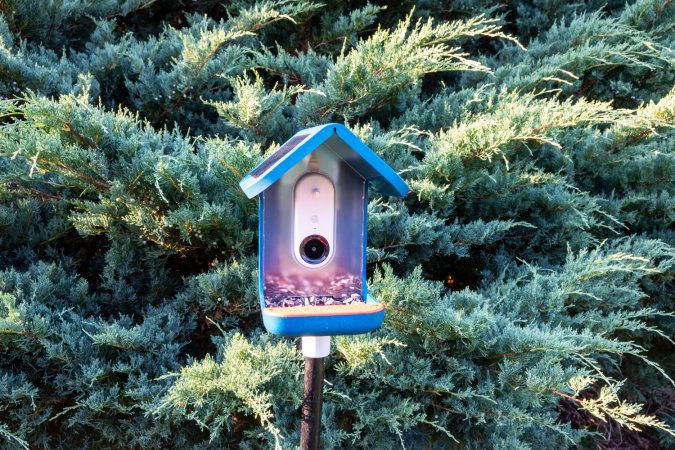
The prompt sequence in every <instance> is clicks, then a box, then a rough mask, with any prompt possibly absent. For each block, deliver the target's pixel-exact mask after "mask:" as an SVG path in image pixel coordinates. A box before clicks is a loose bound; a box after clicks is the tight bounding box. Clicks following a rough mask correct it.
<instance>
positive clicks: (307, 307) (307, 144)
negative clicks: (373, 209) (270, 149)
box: [240, 123, 409, 336]
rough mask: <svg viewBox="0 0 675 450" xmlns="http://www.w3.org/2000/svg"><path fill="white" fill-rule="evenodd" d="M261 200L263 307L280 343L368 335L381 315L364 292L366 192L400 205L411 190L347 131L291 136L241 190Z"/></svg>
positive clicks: (330, 127) (332, 127)
mask: <svg viewBox="0 0 675 450" xmlns="http://www.w3.org/2000/svg"><path fill="white" fill-rule="evenodd" d="M240 186H241V188H242V189H243V191H244V192H245V193H246V195H247V196H248V197H249V198H253V197H255V196H257V195H260V203H259V208H260V214H259V220H260V223H259V273H260V281H259V283H260V306H261V309H262V315H263V322H264V324H265V328H267V330H268V331H269V332H271V333H275V334H281V335H285V336H334V335H343V334H359V333H366V332H368V331H372V330H374V329H375V328H377V327H379V326H380V325H381V324H382V321H383V320H384V306H383V305H382V304H381V303H378V302H377V301H376V300H375V299H374V298H373V297H372V296H371V295H370V294H369V293H368V287H367V286H366V236H367V207H368V189H369V188H370V189H372V190H373V191H375V192H378V193H383V194H388V195H394V196H397V197H403V196H405V195H406V194H407V192H408V190H409V189H408V186H407V185H406V184H405V182H404V181H403V180H402V179H401V177H399V176H398V175H397V174H396V172H394V170H393V169H392V168H391V167H389V166H388V165H387V164H386V163H385V162H384V161H382V159H381V158H380V157H379V156H377V155H376V154H375V153H374V152H373V151H372V150H371V149H370V148H368V146H366V145H365V144H364V143H363V142H362V141H361V140H360V139H359V138H357V137H356V136H355V135H354V134H353V133H352V132H351V131H349V130H348V129H347V128H346V127H344V126H343V125H340V124H335V123H331V124H327V125H321V126H318V127H314V128H309V129H306V130H302V131H300V132H298V133H297V134H296V135H295V136H293V137H292V138H291V139H289V140H288V141H287V142H286V143H284V145H282V146H281V147H280V148H279V149H278V150H277V151H276V152H274V153H272V154H271V155H270V156H269V157H268V158H266V159H265V160H264V161H262V162H261V163H260V164H259V165H258V166H257V167H256V168H254V169H253V170H252V171H251V172H250V173H249V174H248V175H246V177H245V178H244V179H243V180H242V181H241V183H240Z"/></svg>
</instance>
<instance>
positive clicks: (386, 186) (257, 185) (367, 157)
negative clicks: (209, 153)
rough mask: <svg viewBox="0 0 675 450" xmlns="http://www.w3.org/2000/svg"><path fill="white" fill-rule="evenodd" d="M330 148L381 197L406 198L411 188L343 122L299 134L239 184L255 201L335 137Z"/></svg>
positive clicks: (309, 129) (306, 130) (321, 126)
mask: <svg viewBox="0 0 675 450" xmlns="http://www.w3.org/2000/svg"><path fill="white" fill-rule="evenodd" d="M335 136H336V137H338V138H339V139H333V140H331V145H330V149H331V150H332V151H333V152H335V153H336V154H337V155H338V156H340V157H341V158H342V159H343V160H345V162H347V163H348V164H349V165H350V166H351V167H352V168H353V169H354V170H355V171H357V172H358V173H359V174H360V175H361V176H362V177H363V178H365V179H366V180H368V181H369V185H370V188H371V189H372V190H373V191H375V192H379V193H381V194H387V195H393V196H396V197H403V196H405V195H406V194H407V193H408V191H409V190H410V189H409V188H408V185H407V184H406V183H405V181H403V179H402V178H401V177H400V176H398V174H397V173H396V172H395V171H394V169H392V168H391V167H389V166H388V165H387V163H385V162H384V161H383V160H382V158H380V157H379V156H377V154H376V153H375V152H374V151H372V150H371V149H370V148H369V147H368V146H367V145H366V144H364V143H363V141H361V139H359V138H358V137H356V135H355V134H354V133H352V132H351V131H349V129H348V128H347V127H345V126H344V125H341V124H339V123H328V124H325V125H320V126H317V127H313V128H307V129H305V130H302V131H299V132H297V133H296V134H295V135H294V136H293V137H292V138H290V139H289V140H288V141H286V142H285V143H284V145H282V146H281V147H279V149H278V150H277V151H275V152H274V153H272V154H271V155H270V156H268V157H267V158H266V159H265V160H263V161H262V162H261V163H260V164H258V166H256V167H255V168H254V169H253V170H252V171H251V172H249V173H248V175H246V176H245V177H244V179H242V180H241V182H239V186H241V188H242V190H243V191H244V193H245V194H246V195H247V196H248V198H253V197H255V196H256V195H258V194H260V193H261V192H262V191H264V190H265V189H267V188H268V187H269V186H271V185H272V184H273V183H274V182H276V181H277V180H278V179H279V178H281V177H282V176H283V175H284V173H286V172H287V171H288V170H289V169H291V168H292V167H293V166H295V165H296V164H297V163H298V162H300V160H302V158H304V157H305V156H307V155H308V154H310V153H311V152H312V151H314V150H315V149H316V148H317V147H319V146H320V145H321V144H324V143H325V142H326V141H327V140H328V139H330V138H332V137H335Z"/></svg>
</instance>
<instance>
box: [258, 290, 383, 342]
mask: <svg viewBox="0 0 675 450" xmlns="http://www.w3.org/2000/svg"><path fill="white" fill-rule="evenodd" d="M367 303H377V302H376V300H375V299H374V298H373V297H372V296H370V295H369V296H368V297H367ZM383 321H384V311H379V312H377V313H373V314H352V315H344V316H314V317H278V316H273V315H270V314H266V312H265V310H264V309H263V323H264V324H265V328H266V329H267V331H269V332H270V333H274V334H281V335H283V336H290V337H298V336H339V335H346V334H362V333H368V332H369V331H373V330H375V329H376V328H378V327H379V326H380V325H382V322H383Z"/></svg>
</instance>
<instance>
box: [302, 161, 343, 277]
mask: <svg viewBox="0 0 675 450" xmlns="http://www.w3.org/2000/svg"><path fill="white" fill-rule="evenodd" d="M310 238H315V239H317V240H319V241H320V242H322V243H325V244H326V245H327V247H328V248H327V249H326V254H325V256H324V257H322V258H316V259H313V258H308V256H307V254H306V253H304V254H303V247H304V244H305V243H306V242H307V241H308V240H309V239H310ZM293 248H294V254H295V259H296V260H297V261H298V263H299V264H300V265H302V266H303V267H307V268H310V269H318V268H320V267H323V266H325V265H326V264H328V263H329V262H330V260H331V259H333V255H334V254H335V187H334V186H333V182H332V181H331V180H330V178H328V177H327V176H325V175H322V174H320V173H308V174H307V175H304V176H303V177H301V178H300V179H299V180H298V182H297V183H296V184H295V189H294V192H293ZM314 248H316V247H314Z"/></svg>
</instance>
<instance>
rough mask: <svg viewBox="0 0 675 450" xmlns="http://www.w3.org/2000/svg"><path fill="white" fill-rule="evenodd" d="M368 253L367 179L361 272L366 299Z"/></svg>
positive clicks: (364, 196) (367, 295)
mask: <svg viewBox="0 0 675 450" xmlns="http://www.w3.org/2000/svg"><path fill="white" fill-rule="evenodd" d="M367 254H368V181H366V189H365V192H364V193H363V260H362V261H363V272H362V273H361V297H362V298H365V299H368V298H369V294H368V286H367V283H366V262H367Z"/></svg>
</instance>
